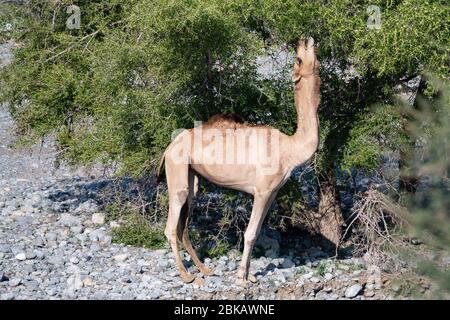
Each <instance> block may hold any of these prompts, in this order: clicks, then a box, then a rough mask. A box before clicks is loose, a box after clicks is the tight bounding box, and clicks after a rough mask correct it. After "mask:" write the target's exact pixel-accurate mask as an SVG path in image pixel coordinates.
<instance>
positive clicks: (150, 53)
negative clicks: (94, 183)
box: [0, 0, 450, 243]
mask: <svg viewBox="0 0 450 320" xmlns="http://www.w3.org/2000/svg"><path fill="white" fill-rule="evenodd" d="M69 5H77V6H79V7H80V10H81V24H80V28H79V29H69V28H68V27H67V19H68V18H69V14H68V13H67V11H66V9H67V6H69ZM371 5H376V6H378V8H379V10H380V14H381V16H380V18H381V25H380V28H379V29H377V28H369V27H368V22H367V20H368V18H369V14H368V11H367V9H368V8H369V6H371ZM18 10H19V14H18V15H17V16H15V17H14V19H15V23H14V24H13V25H14V29H13V30H12V33H11V32H8V33H7V34H2V37H0V39H3V38H7V37H12V38H14V39H16V41H17V42H19V43H20V46H19V47H18V48H17V49H16V50H15V51H14V62H13V64H11V65H10V66H9V67H7V68H5V69H3V70H2V73H1V78H0V82H1V83H0V84H1V86H0V97H1V100H3V101H6V102H8V104H9V106H10V110H11V113H12V115H13V117H14V118H15V120H16V123H17V133H18V136H19V137H20V141H23V142H26V141H33V140H35V139H37V138H39V137H42V136H45V135H47V134H49V133H51V132H54V131H56V132H57V141H58V145H59V147H60V148H61V151H62V152H61V155H63V156H64V157H65V159H68V160H69V161H70V162H71V163H72V164H90V163H94V162H96V161H99V160H100V161H102V162H103V163H105V164H106V163H107V164H111V163H115V164H118V165H119V166H120V168H121V171H120V173H121V174H135V175H144V174H146V173H148V171H149V170H151V169H152V168H153V167H154V166H155V164H156V162H157V159H158V158H159V155H160V153H161V151H162V150H163V148H164V147H165V146H166V145H167V143H168V142H169V140H170V136H171V133H172V132H173V131H174V130H175V129H177V128H187V127H192V125H193V122H194V120H206V119H207V118H209V117H210V116H211V115H213V114H215V113H217V112H224V113H228V112H233V113H237V114H240V115H241V116H243V117H244V118H246V119H248V120H249V121H250V122H253V123H264V124H270V125H272V126H274V127H277V128H279V129H280V130H281V131H283V132H285V133H287V134H291V133H292V132H293V131H294V130H295V119H296V117H295V109H294V105H293V97H292V84H291V83H290V80H289V78H290V77H289V72H290V69H291V63H290V62H289V63H288V64H287V68H288V69H286V70H285V71H286V72H284V75H285V76H284V77H261V75H260V74H259V73H258V64H257V57H259V56H261V55H264V54H265V52H267V49H270V48H279V47H280V46H286V45H288V46H290V45H293V44H294V43H295V42H296V41H297V39H298V38H299V37H304V36H313V37H314V38H315V40H316V43H317V44H318V57H319V60H320V61H322V68H321V78H322V100H321V101H322V102H321V107H320V110H319V112H320V119H321V122H320V124H321V146H320V153H319V156H318V158H317V159H316V162H315V164H316V173H317V176H318V178H319V186H320V203H319V207H318V213H319V215H318V216H317V215H315V216H314V217H315V219H317V232H320V233H322V234H323V235H324V236H325V237H326V238H327V239H329V240H330V241H332V242H334V243H337V242H338V240H339V238H340V234H341V225H342V223H343V219H342V214H341V212H340V201H339V192H340V190H339V189H338V186H337V182H336V170H337V169H348V168H351V167H356V168H365V169H366V170H367V171H369V172H370V171H371V170H374V169H375V168H377V167H378V166H379V164H380V157H381V155H382V154H383V153H384V152H385V150H386V148H391V149H398V148H399V146H400V145H401V144H400V141H401V136H402V134H401V128H402V126H403V123H404V121H406V120H407V119H406V120H405V119H404V118H402V115H401V113H400V112H399V109H398V108H396V107H395V106H394V105H395V104H394V99H393V97H394V94H395V92H396V88H397V86H398V85H399V84H402V83H403V82H406V81H407V80H409V79H411V78H412V77H415V76H417V75H419V74H420V73H421V72H422V69H423V67H424V66H427V67H428V68H430V69H431V70H433V71H435V72H436V73H437V74H438V75H439V76H440V77H448V71H449V70H448V48H447V47H446V46H445V43H446V41H447V39H448V38H449V36H450V34H449V26H448V22H447V21H448V9H447V7H446V5H445V3H444V1H431V0H419V1H412V0H403V1H389V2H385V1H355V0H344V1H342V0H340V1H338V0H331V1H322V0H319V1H314V2H310V1H288V2H286V1H282V0H231V1H219V0H209V1H200V0H181V1H175V0H132V1H127V2H122V1H118V0H110V1H106V0H94V1H88V0H85V1H83V0H79V1H68V0H67V1H66V0H62V1H37V0H31V1H28V2H27V3H26V4H25V5H24V6H22V7H20V8H19V9H18ZM7 19H11V17H10V16H9V17H7V18H2V20H0V21H1V22H2V23H4V22H5V21H6V20H7ZM2 30H3V29H2ZM424 88H425V89H424V92H426V91H427V90H431V89H430V88H431V87H430V86H429V85H428V84H427V83H426V84H425V86H424ZM291 200H292V199H291Z"/></svg>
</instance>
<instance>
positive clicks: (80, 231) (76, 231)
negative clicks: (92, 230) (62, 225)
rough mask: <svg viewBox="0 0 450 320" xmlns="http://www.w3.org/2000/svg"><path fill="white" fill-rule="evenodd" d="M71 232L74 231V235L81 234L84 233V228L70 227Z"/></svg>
mask: <svg viewBox="0 0 450 320" xmlns="http://www.w3.org/2000/svg"><path fill="white" fill-rule="evenodd" d="M70 231H72V232H73V234H80V233H82V232H83V227H82V226H73V227H70Z"/></svg>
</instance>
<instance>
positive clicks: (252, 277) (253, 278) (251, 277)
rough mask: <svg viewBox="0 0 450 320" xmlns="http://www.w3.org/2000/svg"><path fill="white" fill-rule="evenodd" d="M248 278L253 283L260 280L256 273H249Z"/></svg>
mask: <svg viewBox="0 0 450 320" xmlns="http://www.w3.org/2000/svg"><path fill="white" fill-rule="evenodd" d="M247 280H248V281H250V282H252V283H257V282H258V279H256V277H255V276H254V275H252V274H248V276H247Z"/></svg>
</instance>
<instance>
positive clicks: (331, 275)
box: [323, 272, 334, 281]
mask: <svg viewBox="0 0 450 320" xmlns="http://www.w3.org/2000/svg"><path fill="white" fill-rule="evenodd" d="M323 277H324V279H325V280H326V281H330V280H331V279H333V278H334V276H333V274H331V273H329V272H327V273H325V275H324V276H323Z"/></svg>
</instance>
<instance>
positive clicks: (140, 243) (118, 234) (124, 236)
mask: <svg viewBox="0 0 450 320" xmlns="http://www.w3.org/2000/svg"><path fill="white" fill-rule="evenodd" d="M113 241H114V242H117V243H124V244H128V245H131V246H137V247H144V248H152V249H157V248H162V247H164V246H165V244H166V236H165V235H164V233H163V232H162V230H161V229H157V228H154V227H152V226H150V224H149V222H148V221H147V220H146V219H144V218H143V217H142V216H140V215H136V214H132V215H129V216H128V217H127V219H126V220H125V221H124V222H123V223H122V224H121V225H120V226H119V227H117V228H115V229H113Z"/></svg>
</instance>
